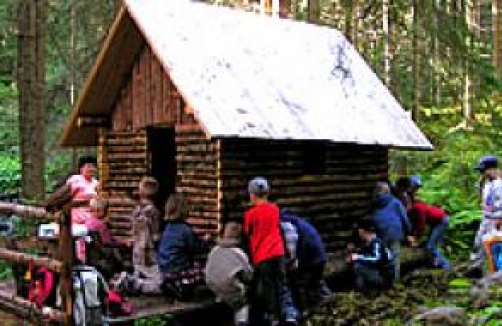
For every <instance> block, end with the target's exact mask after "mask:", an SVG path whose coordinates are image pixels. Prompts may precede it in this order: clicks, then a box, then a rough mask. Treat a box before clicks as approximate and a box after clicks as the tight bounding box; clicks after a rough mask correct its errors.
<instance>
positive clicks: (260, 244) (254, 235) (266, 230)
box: [244, 203, 284, 264]
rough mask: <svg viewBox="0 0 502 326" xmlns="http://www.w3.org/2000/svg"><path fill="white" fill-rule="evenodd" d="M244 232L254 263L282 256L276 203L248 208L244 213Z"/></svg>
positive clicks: (282, 250)
mask: <svg viewBox="0 0 502 326" xmlns="http://www.w3.org/2000/svg"><path fill="white" fill-rule="evenodd" d="M244 234H245V235H246V236H247V237H248V239H249V250H250V254H251V259H252V261H253V263H254V264H259V263H260V262H262V261H264V260H267V259H270V258H275V257H281V256H284V243H283V240H282V236H281V229H280V220H279V207H277V205H275V204H272V203H263V204H258V205H256V206H253V207H251V208H250V209H248V210H247V212H246V213H245V214H244Z"/></svg>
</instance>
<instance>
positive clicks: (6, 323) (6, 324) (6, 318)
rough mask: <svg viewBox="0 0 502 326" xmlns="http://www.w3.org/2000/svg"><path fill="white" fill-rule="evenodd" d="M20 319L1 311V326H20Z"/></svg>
mask: <svg viewBox="0 0 502 326" xmlns="http://www.w3.org/2000/svg"><path fill="white" fill-rule="evenodd" d="M19 321H20V319H19V318H17V317H16V316H14V315H9V314H7V313H5V312H3V311H0V324H2V325H3V326H14V325H19Z"/></svg>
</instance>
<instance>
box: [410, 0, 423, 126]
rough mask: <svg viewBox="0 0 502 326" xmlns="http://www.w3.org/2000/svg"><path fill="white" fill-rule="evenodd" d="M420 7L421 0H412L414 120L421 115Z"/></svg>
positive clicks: (412, 114)
mask: <svg viewBox="0 0 502 326" xmlns="http://www.w3.org/2000/svg"><path fill="white" fill-rule="evenodd" d="M419 8H420V1H419V0H412V10H413V35H412V48H413V59H412V60H413V65H412V69H413V106H412V109H411V110H412V111H411V116H412V118H413V120H414V121H418V119H419V115H420V96H421V92H420V86H421V85H420V41H419V33H418V32H419V29H420V26H419V25H420V24H419V21H420V20H419V17H420V13H419V12H418V9H419Z"/></svg>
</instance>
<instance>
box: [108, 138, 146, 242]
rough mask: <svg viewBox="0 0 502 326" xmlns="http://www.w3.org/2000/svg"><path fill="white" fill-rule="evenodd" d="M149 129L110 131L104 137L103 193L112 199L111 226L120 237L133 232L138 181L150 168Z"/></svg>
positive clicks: (124, 238)
mask: <svg viewBox="0 0 502 326" xmlns="http://www.w3.org/2000/svg"><path fill="white" fill-rule="evenodd" d="M147 168H148V151H147V136H146V132H144V131H140V132H134V133H133V132H108V133H105V134H103V135H101V137H100V153H99V171H100V173H101V177H100V179H101V184H100V187H101V189H100V193H101V194H102V196H103V197H105V198H108V200H109V209H108V215H109V227H110V230H111V232H112V234H113V235H114V236H115V237H117V238H118V239H122V240H128V239H129V238H130V236H131V235H132V233H131V232H132V230H131V221H130V216H131V213H132V210H133V209H134V205H135V201H134V200H133V199H132V197H134V196H135V194H137V189H138V182H139V180H140V179H141V177H142V176H144V175H145V174H147V172H148V170H147Z"/></svg>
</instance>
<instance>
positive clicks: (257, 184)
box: [248, 177, 270, 194]
mask: <svg viewBox="0 0 502 326" xmlns="http://www.w3.org/2000/svg"><path fill="white" fill-rule="evenodd" d="M269 190H270V187H269V186H268V182H267V179H265V178H262V177H256V178H254V179H253V180H251V181H249V184H248V192H249V193H250V194H263V193H266V192H268V191H269Z"/></svg>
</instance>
